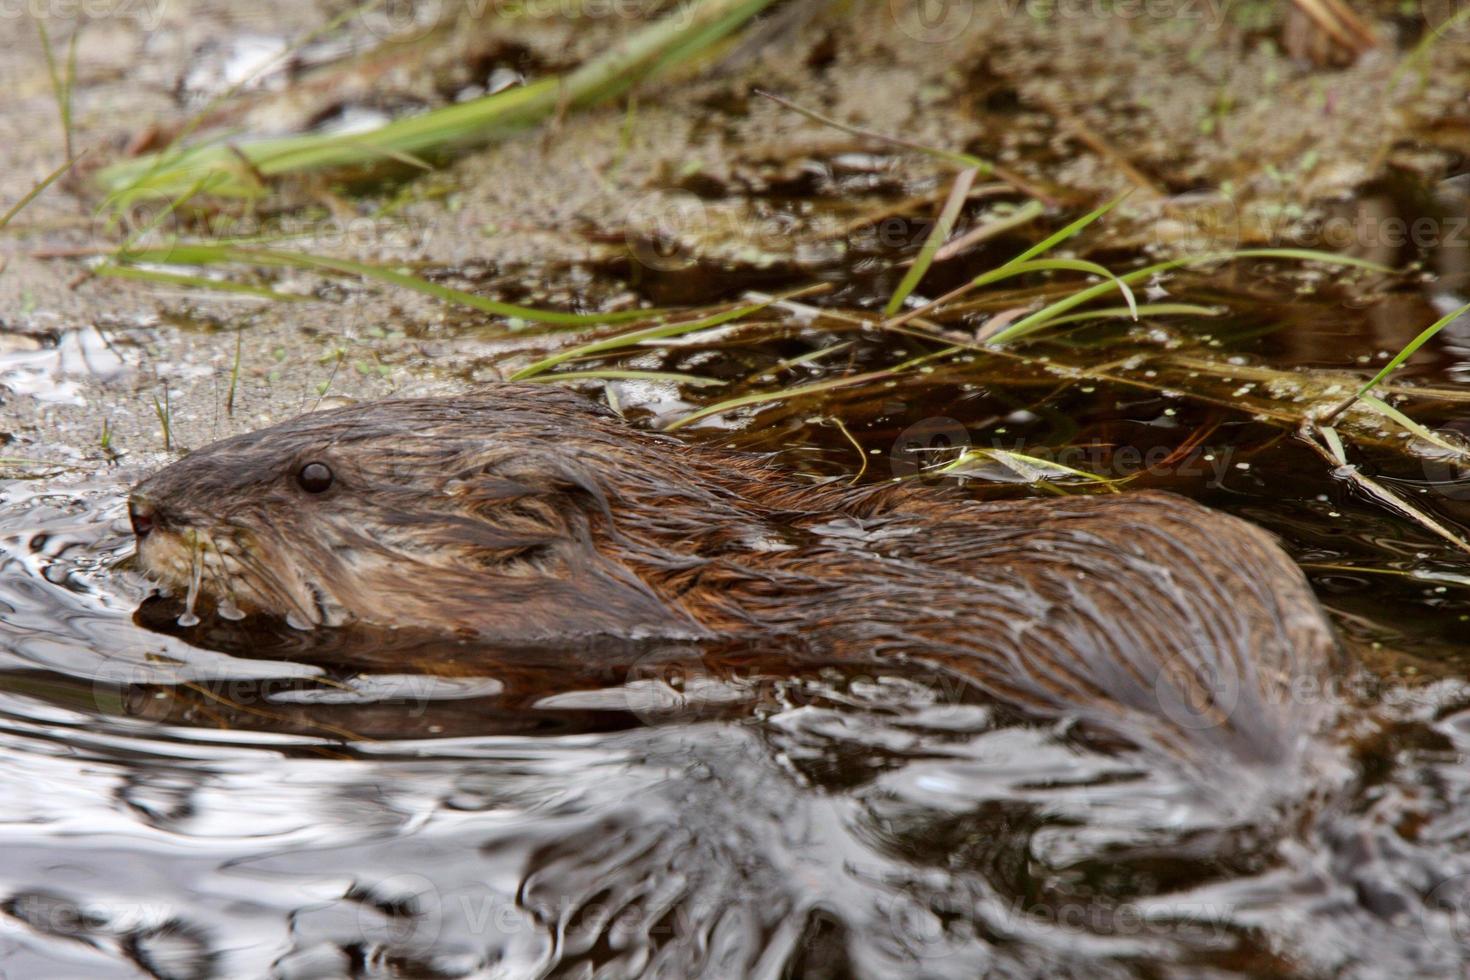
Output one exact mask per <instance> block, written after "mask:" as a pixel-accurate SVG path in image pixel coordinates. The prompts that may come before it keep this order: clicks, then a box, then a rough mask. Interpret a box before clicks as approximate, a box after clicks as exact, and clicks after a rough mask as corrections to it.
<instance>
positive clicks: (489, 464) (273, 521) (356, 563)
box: [129, 389, 694, 640]
mask: <svg viewBox="0 0 1470 980" xmlns="http://www.w3.org/2000/svg"><path fill="white" fill-rule="evenodd" d="M500 391H501V394H496V395H486V396H476V397H470V398H463V399H417V400H391V401H383V402H375V403H372V404H369V405H362V406H354V407H350V408H345V409H337V410H333V411H326V412H318V413H313V414H309V415H304V416H301V417H299V418H296V419H293V420H291V421H289V422H285V423H282V424H280V425H276V426H272V427H270V428H267V429H262V430H260V431H258V432H252V433H248V434H245V435H240V436H235V437H233V438H229V439H225V440H223V441H221V442H217V443H215V444H213V445H211V446H208V447H206V448H204V449H202V450H198V451H196V452H194V453H191V454H190V455H188V456H186V457H185V458H184V459H182V460H180V461H179V462H177V463H174V464H173V465H171V466H168V467H166V468H165V469H163V470H161V471H160V472H158V473H156V474H155V475H153V476H152V477H150V478H148V479H147V480H144V481H143V482H142V483H140V484H139V485H138V486H137V487H135V488H134V490H133V493H132V496H131V499H130V502H129V512H130V515H131V518H132V522H133V529H134V532H135V535H136V537H137V542H138V548H137V553H138V559H139V562H140V564H141V565H142V567H143V569H144V570H145V571H146V572H148V573H150V574H151V575H153V576H155V577H156V578H158V579H160V580H161V581H162V582H163V583H165V584H167V585H170V586H173V587H175V588H179V589H185V590H188V593H189V595H190V602H191V604H192V600H193V598H194V597H195V596H197V595H202V596H206V597H208V598H211V599H213V600H215V602H216V603H217V605H218V608H219V609H220V611H221V613H222V614H224V615H227V616H229V615H235V614H236V612H235V611H236V610H239V611H240V612H262V613H267V614H272V615H276V616H279V617H282V618H285V619H286V620H287V621H288V622H290V623H291V624H292V625H294V626H297V627H299V628H303V629H305V628H310V627H314V626H323V625H326V626H339V625H343V624H345V623H349V622H353V621H361V622H369V623H377V624H381V625H405V626H407V625H413V626H428V627H432V628H442V629H446V630H455V631H464V630H470V631H474V632H479V633H487V634H491V635H493V636H495V637H496V638H499V639H506V640H534V639H545V638H551V637H564V636H568V635H579V634H581V635H587V634H599V633H613V632H616V633H618V634H621V635H628V634H630V633H639V632H642V633H653V632H656V633H658V634H660V635H669V634H672V633H678V634H681V635H687V634H688V633H690V632H692V631H693V627H694V624H693V623H692V622H691V621H690V620H688V618H687V617H685V616H683V614H682V613H680V612H678V611H677V610H676V609H673V608H671V607H669V606H668V605H667V604H666V603H665V602H664V601H663V600H662V599H661V598H660V597H659V596H657V595H656V594H655V593H654V592H653V591H651V590H650V589H649V588H648V587H647V586H646V585H645V584H644V583H643V582H642V581H640V580H639V579H638V577H637V576H636V575H634V574H633V573H632V572H630V571H629V570H628V569H627V568H625V567H624V566H623V565H621V564H620V563H618V562H617V561H615V560H614V559H612V558H609V557H608V556H607V555H606V554H604V550H603V549H600V548H599V546H598V540H597V539H598V537H599V536H600V535H605V534H607V533H611V532H612V528H611V520H612V519H611V516H610V514H611V512H610V509H609V505H608V501H607V499H606V497H605V495H604V492H603V490H602V488H601V485H600V481H599V479H598V478H597V475H596V474H597V473H598V471H599V469H600V468H602V467H604V466H606V465H613V464H614V462H615V461H612V460H608V459H604V458H603V457H602V456H601V455H599V453H598V451H597V443H596V441H595V440H586V439H584V440H581V441H580V442H579V448H578V449H572V448H571V447H570V446H569V445H567V444H566V436H567V433H568V431H569V430H570V431H581V432H588V431H589V429H590V430H592V431H595V430H596V429H597V428H598V426H599V425H600V424H605V423H604V420H603V419H602V418H601V417H600V416H599V415H598V414H597V412H596V411H595V410H593V409H592V408H591V406H590V405H588V404H586V403H584V402H582V401H581V400H580V399H578V398H576V397H575V396H571V395H568V394H566V393H563V392H554V391H545V390H544V389H543V390H538V391H537V392H535V393H534V395H532V396H530V397H527V396H526V395H525V394H524V393H523V392H521V391H517V392H515V393H512V394H510V395H509V396H507V395H506V394H505V393H504V392H505V389H501V390H500ZM568 416H571V417H570V418H569V417H568Z"/></svg>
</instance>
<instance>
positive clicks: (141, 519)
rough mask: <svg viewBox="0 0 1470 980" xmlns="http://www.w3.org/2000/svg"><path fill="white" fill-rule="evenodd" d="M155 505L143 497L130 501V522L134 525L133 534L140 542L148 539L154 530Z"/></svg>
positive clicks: (133, 498)
mask: <svg viewBox="0 0 1470 980" xmlns="http://www.w3.org/2000/svg"><path fill="white" fill-rule="evenodd" d="M153 514H154V510H153V505H152V504H150V503H149V502H148V501H147V500H146V499H144V498H142V497H132V498H130V499H129V500H128V520H130V521H132V523H133V534H134V535H136V536H137V538H138V539H139V540H142V539H143V538H146V537H148V534H149V532H150V531H152V530H153Z"/></svg>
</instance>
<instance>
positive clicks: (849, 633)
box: [130, 384, 1336, 768]
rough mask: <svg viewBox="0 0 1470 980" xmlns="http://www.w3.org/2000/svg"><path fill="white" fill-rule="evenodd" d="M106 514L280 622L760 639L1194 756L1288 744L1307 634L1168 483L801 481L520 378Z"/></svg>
mask: <svg viewBox="0 0 1470 980" xmlns="http://www.w3.org/2000/svg"><path fill="white" fill-rule="evenodd" d="M130 513H131V516H132V521H133V527H134V530H135V532H136V535H137V540H138V556H139V559H140V561H141V564H142V566H143V567H144V568H145V569H146V570H147V571H148V572H150V573H152V574H153V575H154V576H156V577H158V578H159V579H161V580H163V581H164V582H166V583H169V584H172V585H175V586H179V587H188V586H189V584H190V582H191V580H192V582H193V583H194V590H195V591H197V592H199V593H201V594H203V595H206V596H209V597H212V598H214V599H215V600H217V601H219V602H220V604H221V608H222V609H226V610H230V609H231V608H232V607H234V608H238V609H239V610H241V611H245V612H249V611H256V612H263V613H269V614H275V615H278V616H283V617H287V618H288V619H289V621H290V622H291V623H292V624H293V625H296V626H298V627H301V628H309V627H316V626H341V625H345V624H348V623H351V622H355V621H356V622H363V623H376V624H384V625H395V626H408V627H420V628H424V627H427V628H430V629H436V630H444V631H454V632H459V633H466V632H469V633H474V634H478V635H479V636H482V637H486V638H489V639H492V640H495V641H506V642H514V643H523V642H540V641H550V642H556V641H567V640H571V639H574V638H576V639H580V640H585V639H587V638H589V637H592V638H595V637H598V636H605V637H617V638H619V639H624V640H626V639H629V638H634V639H637V638H649V639H657V638H671V639H680V640H693V641H699V640H702V639H705V638H709V639H717V638H722V637H724V638H728V637H732V636H749V637H753V638H760V637H767V638H775V637H781V638H784V639H785V640H794V641H795V642H797V643H799V644H800V645H801V647H802V648H804V649H809V650H811V651H813V652H814V653H815V654H816V655H817V656H820V657H824V658H828V659H830V660H833V661H842V662H852V661H857V660H864V659H866V660H869V661H873V660H877V661H884V662H892V660H894V659H895V658H902V657H908V658H912V659H916V660H921V661H924V662H927V663H931V664H938V665H940V666H942V667H943V668H945V669H947V670H953V671H955V672H958V673H960V674H962V675H964V676H965V677H966V678H969V679H970V680H972V681H974V682H975V683H976V684H978V685H979V686H980V687H981V688H983V690H984V691H985V692H987V693H988V694H989V695H990V696H991V697H993V698H995V699H997V700H999V701H1000V702H1002V703H1003V704H1004V705H1007V706H1010V707H1012V708H1015V709H1018V710H1020V711H1023V712H1025V713H1027V714H1029V715H1031V716H1034V717H1042V718H1068V719H1076V720H1077V721H1079V722H1081V723H1083V724H1084V725H1085V726H1087V728H1088V729H1089V730H1092V731H1096V732H1100V733H1103V734H1105V735H1107V736H1109V737H1121V738H1122V739H1125V740H1127V741H1129V742H1132V743H1134V744H1135V745H1139V746H1143V747H1146V748H1158V749H1163V750H1165V751H1167V752H1169V753H1171V754H1176V755H1184V756H1191V757H1193V758H1195V759H1196V761H1198V760H1200V759H1214V760H1216V761H1221V762H1224V761H1228V760H1234V761H1235V762H1236V763H1240V762H1246V763H1252V764H1259V765H1262V766H1266V767H1269V768H1275V767H1277V766H1280V765H1287V764H1289V763H1291V762H1293V761H1295V760H1296V759H1297V757H1298V755H1299V753H1300V752H1301V751H1302V748H1303V744H1304V742H1305V741H1307V740H1306V738H1305V736H1307V735H1308V734H1309V733H1310V732H1311V731H1312V730H1314V729H1316V728H1318V727H1320V725H1321V724H1322V723H1323V721H1324V712H1325V708H1324V707H1322V702H1323V701H1324V700H1325V699H1322V698H1312V697H1303V696H1302V695H1303V693H1304V692H1306V693H1311V692H1314V691H1315V692H1318V693H1320V691H1321V686H1322V685H1323V684H1324V682H1325V681H1326V680H1327V676H1328V672H1329V669H1330V665H1331V663H1332V661H1333V658H1334V654H1335V651H1336V644H1335V641H1334V638H1333V635H1332V632H1331V630H1330V628H1329V626H1328V624H1327V622H1326V619H1325V618H1324V615H1323V613H1322V611H1321V609H1320V608H1319V606H1318V604H1317V602H1316V600H1315V598H1314V597H1313V595H1312V593H1311V591H1310V589H1309V587H1308V585H1307V583H1306V581H1305V579H1304V578H1303V576H1302V574H1301V572H1300V571H1299V570H1298V569H1297V568H1296V566H1295V565H1294V564H1293V563H1292V562H1291V561H1290V559H1288V558H1287V556H1286V555H1285V554H1284V553H1283V552H1282V551H1281V549H1280V548H1279V547H1278V546H1277V545H1276V544H1275V543H1274V542H1273V541H1272V540H1271V538H1270V537H1269V536H1268V535H1267V534H1265V533H1264V532H1263V531H1261V530H1260V529H1258V528H1256V527H1254V526H1252V525H1250V524H1247V523H1245V522H1244V521H1241V520H1238V519H1236V518H1233V517H1230V516H1227V515H1224V514H1221V513H1218V512H1215V511H1212V510H1209V509H1207V508H1205V507H1203V506H1200V505H1198V504H1195V503H1193V502H1191V501H1188V500H1185V499H1183V498H1181V497H1177V496H1173V495H1171V494H1165V493H1157V492H1143V493H1132V494H1126V495H1115V496H1085V497H1063V498H1054V499H1029V500H1012V501H1005V502H993V503H982V502H978V501H974V500H969V499H966V498H965V497H964V496H963V495H962V494H961V493H959V492H957V491H953V490H945V489H939V488H934V487H928V486H923V485H918V484H912V483H905V484H886V485H882V486H876V487H865V488H858V489H849V488H841V487H838V486H835V485H814V484H811V483H809V482H802V481H800V480H798V479H796V478H794V477H793V476H792V475H790V474H788V473H785V472H783V471H781V470H780V469H777V468H775V467H773V466H772V465H771V463H770V461H769V460H768V459H767V458H766V457H762V456H758V455H753V454H748V453H739V452H733V451H726V450H720V449H715V448H708V447H702V446H697V445H690V444H687V443H684V442H681V441H679V440H676V439H673V438H671V437H667V436H662V435H656V434H650V433H646V432H642V431H639V430H637V429H635V428H633V427H632V426H630V425H629V424H627V423H626V422H624V421H623V420H622V419H620V418H618V417H617V416H616V415H614V414H613V413H611V412H609V411H607V410H605V409H602V408H599V407H597V406H595V405H593V404H592V403H591V402H589V401H588V400H586V399H584V398H583V397H581V396H579V395H577V394H575V393H572V392H569V391H566V390H562V389H557V388H554V387H547V386H541V385H514V384H505V385H500V386H497V387H495V388H493V389H491V390H489V391H486V392H484V393H482V394H475V395H470V396H464V397H457V398H424V399H412V400H391V401H382V402H376V403H372V404H365V405H360V406H353V407H349V408H342V409H336V410H332V411H324V412H317V413H313V414H309V415H303V416H301V417H299V418H296V419H293V420H291V421H288V422H285V423H282V424H280V425H275V426H272V427H270V428H267V429H263V430H261V431H258V432H253V433H249V434H246V435H240V436H235V437H233V438H229V439H225V440H223V441H221V442H217V443H215V444H214V445H212V446H209V447H207V448H205V449H203V450H200V451H197V452H194V453H192V454H190V455H189V456H187V457H186V458H184V459H183V460H181V461H179V462H177V463H175V464H173V465H171V466H168V467H166V468H165V469H163V470H161V471H160V472H158V473H157V474H155V475H154V476H152V477H150V478H149V479H147V480H145V481H143V482H142V483H141V484H139V485H138V486H137V488H136V489H135V490H134V492H133V495H132V498H131V503H130ZM593 648H594V649H595V646H594V647H593Z"/></svg>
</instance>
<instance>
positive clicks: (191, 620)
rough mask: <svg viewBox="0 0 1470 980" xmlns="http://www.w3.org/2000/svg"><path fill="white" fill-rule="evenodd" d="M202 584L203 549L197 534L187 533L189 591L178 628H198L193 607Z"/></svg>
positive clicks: (197, 619)
mask: <svg viewBox="0 0 1470 980" xmlns="http://www.w3.org/2000/svg"><path fill="white" fill-rule="evenodd" d="M203 584H204V548H203V546H202V545H201V544H200V542H199V532H198V531H193V530H191V531H190V532H189V591H188V593H187V594H186V595H185V598H184V611H183V612H182V613H180V614H179V620H178V622H179V625H180V626H198V625H199V616H198V615H197V614H196V613H195V612H194V606H195V604H196V603H197V602H198V601H199V589H200V586H201V585H203Z"/></svg>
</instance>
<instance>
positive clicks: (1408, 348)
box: [1353, 303, 1470, 400]
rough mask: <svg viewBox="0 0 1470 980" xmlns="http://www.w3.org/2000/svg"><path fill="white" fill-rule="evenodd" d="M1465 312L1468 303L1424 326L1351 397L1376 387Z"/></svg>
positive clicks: (1357, 396)
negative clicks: (1417, 334)
mask: <svg viewBox="0 0 1470 980" xmlns="http://www.w3.org/2000/svg"><path fill="white" fill-rule="evenodd" d="M1467 312H1470V303H1466V304H1465V305H1464V306H1462V307H1460V308H1459V309H1457V310H1451V311H1450V312H1448V313H1446V314H1445V315H1444V316H1442V317H1440V318H1439V319H1438V320H1435V321H1434V322H1433V323H1431V324H1430V325H1429V326H1427V327H1425V328H1424V329H1423V330H1422V331H1420V333H1419V336H1417V337H1415V338H1414V339H1413V340H1411V341H1409V342H1408V343H1407V344H1405V345H1404V347H1403V350H1401V351H1399V352H1398V353H1397V354H1395V355H1394V356H1393V359H1392V360H1390V361H1389V362H1388V363H1387V364H1385V365H1383V370H1381V371H1379V372H1378V373H1377V374H1375V375H1374V376H1373V380H1372V381H1369V382H1368V383H1367V384H1365V385H1363V387H1361V388H1359V389H1358V391H1357V394H1355V395H1353V399H1354V400H1356V399H1359V398H1362V397H1363V396H1364V395H1366V394H1367V393H1368V392H1370V391H1372V390H1373V389H1374V388H1377V387H1378V385H1379V384H1380V383H1381V382H1382V381H1383V379H1384V378H1386V377H1388V376H1389V375H1390V374H1392V373H1393V372H1394V371H1396V370H1398V368H1399V366H1400V365H1402V364H1403V363H1404V362H1405V361H1407V360H1408V359H1409V358H1411V357H1413V356H1414V353H1415V352H1416V351H1417V350H1418V349H1419V348H1421V347H1423V346H1424V345H1425V344H1427V343H1428V342H1429V340H1430V338H1432V337H1433V336H1434V335H1435V334H1437V333H1439V332H1440V331H1441V330H1443V329H1444V328H1445V327H1447V326H1449V325H1450V324H1451V323H1454V322H1455V321H1456V320H1458V319H1459V318H1460V317H1462V316H1464V315H1465V314H1466V313H1467Z"/></svg>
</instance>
